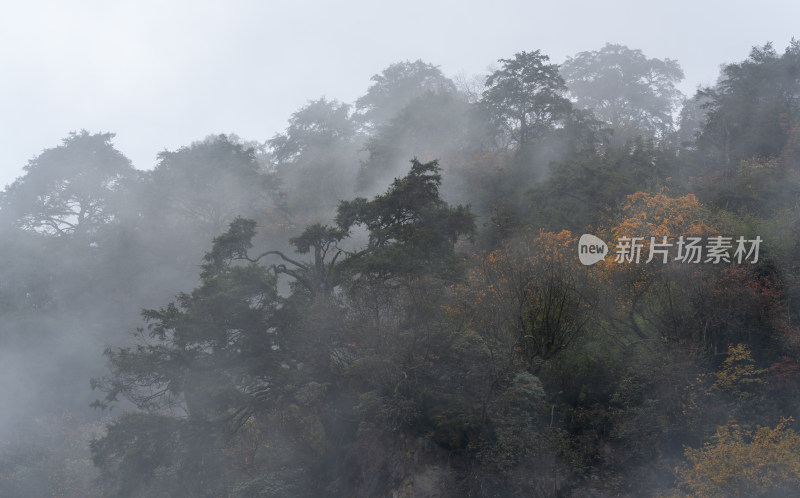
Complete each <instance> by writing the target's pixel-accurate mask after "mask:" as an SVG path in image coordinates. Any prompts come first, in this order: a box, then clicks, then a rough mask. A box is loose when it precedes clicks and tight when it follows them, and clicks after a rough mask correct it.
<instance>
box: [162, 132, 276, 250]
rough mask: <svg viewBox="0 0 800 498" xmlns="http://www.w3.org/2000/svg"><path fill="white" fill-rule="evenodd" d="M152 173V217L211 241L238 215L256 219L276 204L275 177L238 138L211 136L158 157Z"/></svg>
mask: <svg viewBox="0 0 800 498" xmlns="http://www.w3.org/2000/svg"><path fill="white" fill-rule="evenodd" d="M158 157H159V163H158V165H157V166H156V168H155V169H154V170H153V172H152V175H151V181H152V183H151V188H150V189H149V191H148V194H149V195H151V196H152V202H151V203H150V207H151V209H156V210H157V212H154V213H151V214H152V215H153V216H155V217H157V218H158V219H167V220H168V221H171V222H172V223H170V225H171V226H176V225H177V226H181V227H184V226H185V225H187V224H188V225H189V226H190V227H191V228H192V229H193V230H199V231H200V233H202V234H204V237H207V238H210V237H211V236H213V235H214V234H217V233H220V232H221V231H222V230H224V229H225V226H227V224H228V223H230V222H231V221H233V220H234V219H235V218H236V217H237V216H250V217H257V216H259V215H261V214H263V213H264V212H265V211H266V209H267V207H268V206H270V205H271V204H272V202H273V199H272V198H273V194H274V193H275V187H276V183H275V178H274V177H273V176H272V175H270V174H268V173H267V172H266V171H265V170H264V168H263V166H262V164H260V162H259V160H258V158H257V156H256V152H255V150H254V149H253V148H251V147H247V146H246V145H245V144H243V143H241V142H239V141H238V140H237V139H236V138H235V137H228V136H226V135H212V136H209V137H207V138H206V139H205V140H202V141H199V142H194V143H193V144H191V145H190V146H188V147H181V148H180V149H178V150H176V151H174V152H173V151H164V152H161V153H160V154H159V156H158Z"/></svg>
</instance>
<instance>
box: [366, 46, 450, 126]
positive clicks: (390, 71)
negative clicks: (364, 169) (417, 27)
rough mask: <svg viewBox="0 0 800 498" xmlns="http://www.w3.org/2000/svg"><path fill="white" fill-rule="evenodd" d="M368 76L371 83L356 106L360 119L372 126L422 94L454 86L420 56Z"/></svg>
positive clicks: (388, 118)
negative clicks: (418, 58)
mask: <svg viewBox="0 0 800 498" xmlns="http://www.w3.org/2000/svg"><path fill="white" fill-rule="evenodd" d="M370 80H371V81H372V85H370V87H369V88H368V89H367V93H366V94H365V95H363V96H362V97H359V99H358V100H357V101H356V109H357V110H358V112H359V118H360V120H361V121H363V122H365V123H369V124H370V125H371V126H373V127H374V126H379V125H382V124H384V123H386V122H388V121H389V120H391V119H392V118H394V117H395V116H396V115H397V114H398V113H399V112H400V111H401V110H402V109H403V108H404V107H405V106H406V105H408V104H409V103H410V102H411V101H412V100H414V99H415V98H417V97H419V96H421V95H425V94H426V93H448V92H455V90H456V88H455V85H454V84H453V82H452V81H450V79H449V78H447V77H445V76H444V75H443V74H442V71H441V70H440V69H439V68H438V67H437V66H434V65H432V64H428V63H426V62H423V61H421V60H416V61H414V62H409V61H405V62H398V63H396V64H392V65H391V66H389V67H387V68H386V69H384V70H383V71H382V72H381V73H380V74H376V75H374V76H373V77H372V78H370Z"/></svg>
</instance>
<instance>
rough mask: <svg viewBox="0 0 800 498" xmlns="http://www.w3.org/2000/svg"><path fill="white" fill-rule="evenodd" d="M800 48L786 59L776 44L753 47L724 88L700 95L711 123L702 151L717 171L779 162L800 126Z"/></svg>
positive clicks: (725, 78)
mask: <svg viewBox="0 0 800 498" xmlns="http://www.w3.org/2000/svg"><path fill="white" fill-rule="evenodd" d="M798 72H800V42H798V41H794V40H793V41H792V42H791V43H790V44H789V46H788V47H787V48H786V50H785V52H784V53H783V55H780V56H779V55H778V53H777V52H776V51H775V49H774V48H773V47H772V44H770V43H767V44H766V45H764V46H763V47H754V48H753V49H752V51H751V52H750V56H749V57H748V58H747V59H746V60H744V61H743V62H740V63H736V64H728V65H727V66H725V67H724V68H723V69H722V74H721V75H720V79H719V83H717V85H716V86H714V87H712V88H705V89H703V90H700V91H698V97H699V98H706V99H708V102H707V103H706V104H705V109H706V112H707V114H706V120H705V124H704V125H703V127H702V130H701V132H700V135H699V136H698V139H697V145H698V149H699V150H700V152H701V153H702V155H703V157H704V158H705V160H706V161H707V162H709V163H710V164H708V165H707V167H709V168H711V169H712V170H723V171H730V169H731V168H732V167H734V166H736V165H737V164H738V163H739V161H741V160H745V159H750V158H757V159H770V158H775V157H779V156H780V155H781V153H782V151H783V149H784V147H785V146H786V145H787V143H788V141H789V139H790V137H791V136H792V129H793V127H794V126H795V125H797V124H798V122H800V115H799V114H798V113H799V112H800V78H798V77H797V75H798Z"/></svg>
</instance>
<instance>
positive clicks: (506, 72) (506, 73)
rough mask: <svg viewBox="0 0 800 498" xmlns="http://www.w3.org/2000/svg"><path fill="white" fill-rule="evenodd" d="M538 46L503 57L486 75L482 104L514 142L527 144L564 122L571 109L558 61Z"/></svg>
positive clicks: (522, 144) (499, 127) (500, 128)
mask: <svg viewBox="0 0 800 498" xmlns="http://www.w3.org/2000/svg"><path fill="white" fill-rule="evenodd" d="M549 60H550V58H549V57H547V56H546V55H543V54H542V53H541V52H540V51H539V50H535V51H533V52H519V53H517V54H514V58H513V59H500V61H499V62H500V63H501V68H500V69H498V70H497V71H495V72H494V73H492V74H491V75H489V77H488V78H487V79H486V90H485V91H484V92H483V99H482V102H483V104H484V105H485V106H486V107H487V108H488V109H489V112H490V113H491V115H492V116H493V118H494V120H495V123H496V126H497V127H498V129H499V130H501V131H502V132H503V133H504V134H505V135H506V137H507V140H509V141H510V142H511V143H512V144H515V145H517V146H524V145H526V144H528V143H529V142H531V141H533V140H535V139H537V138H541V137H542V136H543V135H544V134H545V133H546V132H547V131H550V130H552V129H553V127H554V126H556V125H558V124H562V123H563V122H564V120H565V119H566V117H567V116H568V115H569V114H570V113H571V112H572V105H571V104H570V102H569V100H568V99H567V98H566V97H564V94H565V93H566V90H567V87H566V85H565V84H564V80H563V79H562V78H561V76H560V75H559V74H558V66H557V65H556V64H548V63H547V62H548V61H549Z"/></svg>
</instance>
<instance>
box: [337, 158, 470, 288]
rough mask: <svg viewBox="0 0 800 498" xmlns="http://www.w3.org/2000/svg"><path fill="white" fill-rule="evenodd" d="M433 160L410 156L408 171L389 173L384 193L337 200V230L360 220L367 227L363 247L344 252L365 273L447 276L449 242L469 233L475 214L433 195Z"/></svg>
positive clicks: (452, 271) (453, 260)
mask: <svg viewBox="0 0 800 498" xmlns="http://www.w3.org/2000/svg"><path fill="white" fill-rule="evenodd" d="M440 184H441V175H440V174H439V166H438V163H437V161H431V162H428V163H424V164H423V163H421V162H419V161H417V160H416V159H414V160H413V161H411V171H410V172H409V173H408V175H406V176H405V177H403V178H398V179H395V181H394V182H393V183H392V186H391V187H390V188H389V190H387V191H386V193H384V194H382V195H378V196H376V197H375V198H374V199H373V200H371V201H368V200H367V199H364V198H361V197H359V198H357V199H354V200H352V201H342V202H341V203H340V204H339V209H338V210H337V215H336V223H337V225H338V226H339V228H341V229H342V230H345V231H349V230H351V229H352V228H353V227H355V226H358V225H363V226H364V228H366V229H367V231H368V232H369V243H368V246H367V248H366V249H364V250H361V251H359V252H357V253H356V254H354V255H352V256H350V258H349V261H348V265H350V267H351V268H353V269H355V270H356V271H359V272H363V273H365V274H367V275H371V276H376V277H379V278H381V279H388V278H391V277H393V276H402V275H410V274H421V273H423V272H426V273H433V274H435V275H437V276H440V277H444V278H449V279H452V278H454V277H455V276H456V275H457V271H458V268H457V266H458V262H459V258H458V256H457V255H456V253H455V251H454V245H455V243H456V242H457V241H458V239H459V237H461V236H472V235H473V234H474V232H475V219H474V216H473V215H472V214H471V213H470V212H469V207H467V206H460V205H459V206H457V207H450V206H449V205H447V203H445V202H444V201H443V200H442V199H441V198H440V197H439V185H440Z"/></svg>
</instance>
